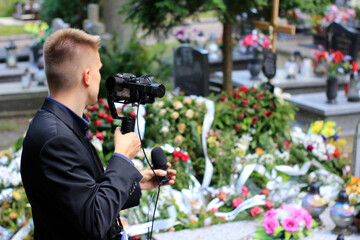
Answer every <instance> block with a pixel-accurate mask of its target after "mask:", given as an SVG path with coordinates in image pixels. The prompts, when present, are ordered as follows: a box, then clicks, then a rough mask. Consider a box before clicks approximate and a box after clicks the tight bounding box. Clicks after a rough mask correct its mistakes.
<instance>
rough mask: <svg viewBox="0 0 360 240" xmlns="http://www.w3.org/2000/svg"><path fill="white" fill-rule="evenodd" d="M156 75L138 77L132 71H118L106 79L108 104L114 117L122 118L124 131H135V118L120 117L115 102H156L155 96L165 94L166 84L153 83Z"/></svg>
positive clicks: (159, 96) (160, 96)
mask: <svg viewBox="0 0 360 240" xmlns="http://www.w3.org/2000/svg"><path fill="white" fill-rule="evenodd" d="M153 79H154V76H152V75H144V76H141V77H136V76H135V75H134V74H131V73H118V74H116V75H115V76H110V77H108V78H107V79H106V88H107V90H108V104H109V108H110V112H111V115H112V117H113V118H114V119H121V120H122V124H121V130H122V132H123V133H128V132H133V131H134V127H135V119H133V118H129V117H119V115H118V114H117V111H116V108H115V102H118V103H123V104H146V103H154V101H155V98H156V97H158V98H162V97H163V96H164V95H165V86H164V85H162V84H157V83H153Z"/></svg>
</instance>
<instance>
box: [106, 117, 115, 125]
mask: <svg viewBox="0 0 360 240" xmlns="http://www.w3.org/2000/svg"><path fill="white" fill-rule="evenodd" d="M106 121H107V122H108V123H109V124H111V123H112V122H113V121H114V118H113V117H112V116H111V115H107V116H106Z"/></svg>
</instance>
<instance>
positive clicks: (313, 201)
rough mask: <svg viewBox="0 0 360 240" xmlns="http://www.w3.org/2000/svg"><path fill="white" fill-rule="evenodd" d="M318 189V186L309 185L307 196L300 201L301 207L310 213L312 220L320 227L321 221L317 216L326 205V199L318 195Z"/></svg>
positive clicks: (313, 183) (314, 184) (314, 183)
mask: <svg viewBox="0 0 360 240" xmlns="http://www.w3.org/2000/svg"><path fill="white" fill-rule="evenodd" d="M319 189H320V184H319V183H317V182H312V183H311V184H310V187H309V192H308V194H306V195H305V197H303V199H302V206H303V208H305V209H306V210H307V211H308V212H309V213H310V215H311V216H312V217H313V218H314V220H315V221H316V222H318V223H319V225H322V221H321V219H320V217H319V216H320V214H321V213H322V212H323V211H324V210H325V208H326V207H327V205H328V204H327V201H326V199H325V198H324V197H322V196H321V195H320V191H319Z"/></svg>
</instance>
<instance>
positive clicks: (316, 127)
mask: <svg viewBox="0 0 360 240" xmlns="http://www.w3.org/2000/svg"><path fill="white" fill-rule="evenodd" d="M323 126H324V121H316V122H313V123H312V124H311V125H310V132H312V133H319V132H320V131H321V129H322V128H323Z"/></svg>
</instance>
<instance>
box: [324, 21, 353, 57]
mask: <svg viewBox="0 0 360 240" xmlns="http://www.w3.org/2000/svg"><path fill="white" fill-rule="evenodd" d="M359 37H360V34H359V33H358V32H357V31H356V30H355V29H352V28H346V27H344V26H342V25H340V24H338V23H336V22H333V23H331V24H330V25H329V26H328V27H327V28H326V43H325V47H326V49H327V50H329V49H333V50H335V51H336V50H338V51H340V52H342V53H343V54H344V55H350V56H351V57H352V59H353V60H355V61H356V59H357V53H358V52H357V51H358V42H359Z"/></svg>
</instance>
